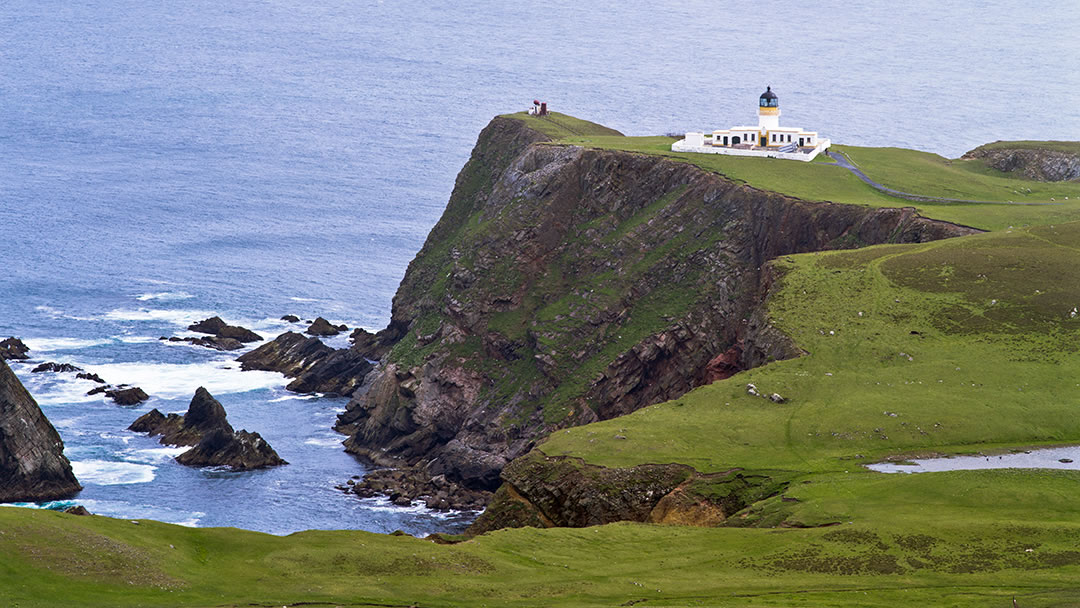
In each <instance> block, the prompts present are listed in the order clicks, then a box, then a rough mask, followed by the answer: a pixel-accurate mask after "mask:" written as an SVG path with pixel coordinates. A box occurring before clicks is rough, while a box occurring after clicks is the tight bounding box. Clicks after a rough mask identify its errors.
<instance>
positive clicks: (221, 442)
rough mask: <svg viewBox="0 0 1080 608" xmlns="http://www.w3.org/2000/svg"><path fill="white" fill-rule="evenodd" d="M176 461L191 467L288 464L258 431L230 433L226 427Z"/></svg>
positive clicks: (245, 467) (243, 467) (240, 468)
mask: <svg viewBox="0 0 1080 608" xmlns="http://www.w3.org/2000/svg"><path fill="white" fill-rule="evenodd" d="M176 462H179V463H180V464H182V465H186V466H189V467H211V466H214V467H220V466H225V467H229V468H230V469H232V470H234V471H250V470H252V469H265V468H267V467H276V466H280V465H283V464H289V463H287V462H285V460H284V459H282V458H281V457H280V456H278V454H277V452H275V451H274V448H272V447H270V444H269V443H267V442H266V440H265V439H263V438H262V437H261V436H260V435H259V434H258V433H249V432H248V431H236V432H234V433H228V432H226V431H225V430H224V429H216V430H214V431H211V432H210V433H207V434H206V435H205V436H204V437H203V438H202V440H201V441H199V443H197V444H196V445H195V447H193V448H191V449H190V450H188V451H186V452H184V453H183V454H180V455H179V456H177V457H176Z"/></svg>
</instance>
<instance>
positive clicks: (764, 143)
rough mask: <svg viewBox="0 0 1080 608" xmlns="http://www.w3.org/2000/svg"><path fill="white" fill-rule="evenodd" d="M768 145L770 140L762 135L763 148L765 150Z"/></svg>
mask: <svg viewBox="0 0 1080 608" xmlns="http://www.w3.org/2000/svg"><path fill="white" fill-rule="evenodd" d="M767 145H769V138H767V137H765V136H764V135H762V136H761V147H763V148H764V147H765V146H767Z"/></svg>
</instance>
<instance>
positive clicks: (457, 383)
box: [337, 118, 975, 490]
mask: <svg viewBox="0 0 1080 608" xmlns="http://www.w3.org/2000/svg"><path fill="white" fill-rule="evenodd" d="M546 140H547V138H546V137H545V136H544V135H542V134H540V133H538V132H535V131H532V130H530V129H528V128H526V127H524V126H523V125H522V123H520V122H518V121H515V120H513V119H509V118H497V119H495V120H494V121H492V122H491V124H489V125H488V127H487V128H485V129H484V132H483V133H482V134H481V136H480V139H479V141H478V143H477V145H476V148H475V149H474V150H473V154H472V157H471V159H470V160H469V162H468V163H467V164H466V166H465V168H464V169H463V170H462V172H461V173H460V174H459V176H458V179H457V183H456V185H455V189H454V193H453V195H452V196H451V199H450V201H449V203H448V205H447V208H446V211H445V212H444V214H443V217H442V219H440V221H439V223H438V224H437V225H436V226H435V228H434V229H433V230H432V231H431V233H430V235H429V236H428V239H427V241H426V242H425V244H424V247H423V248H422V249H421V251H420V252H419V254H417V256H416V258H415V259H414V260H413V261H412V262H411V263H410V264H409V268H408V271H407V272H406V275H405V277H404V279H403V280H402V283H401V286H400V287H399V289H398V292H397V294H396V295H395V297H394V303H393V310H392V315H391V322H390V325H389V327H387V329H386V330H383V332H380V335H382V336H385V337H386V339H387V340H386V341H387V342H390V343H392V344H393V346H392V349H390V350H388V351H387V352H386V354H385V356H384V357H382V359H381V363H380V365H379V367H378V368H377V369H376V370H375V372H374V373H372V374H371V377H370V378H369V380H368V381H367V382H366V383H365V384H364V385H363V386H362V387H361V388H360V389H359V390H358V391H356V393H355V394H354V395H353V398H352V400H351V401H350V403H349V405H348V409H347V411H346V412H345V413H344V414H342V415H341V416H340V417H339V420H338V426H337V428H338V429H339V430H340V431H342V432H345V433H347V434H349V435H350V437H349V439H348V440H347V441H346V447H347V449H348V450H349V451H350V452H352V453H355V454H357V455H360V456H362V457H364V458H367V459H369V460H372V461H374V462H376V463H378V464H381V465H385V466H397V467H401V466H411V467H415V468H416V470H422V471H425V472H427V473H428V474H430V475H432V476H436V475H445V476H446V478H447V479H449V480H451V481H454V482H458V483H461V484H463V485H465V486H467V487H470V488H474V489H484V490H493V489H495V487H497V486H498V485H499V473H500V471H501V470H502V468H503V467H504V466H505V465H506V463H507V462H509V461H510V460H511V459H513V458H516V457H518V456H521V455H523V454H525V453H527V452H528V451H529V450H530V449H531V448H532V447H533V445H534V444H535V442H536V441H537V440H538V439H539V438H542V437H544V436H545V435H547V434H548V433H550V432H551V431H553V430H555V429H559V428H563V427H566V426H572V425H578V424H583V423H588V422H591V421H595V420H599V419H605V418H610V417H613V416H618V415H621V414H625V413H628V412H631V411H634V410H636V409H638V408H640V407H643V406H645V405H649V404H652V403H656V402H659V401H664V400H668V399H672V398H675V397H678V396H679V395H681V394H683V393H685V392H686V391H688V390H690V389H692V388H694V387H695V386H699V385H701V384H704V383H706V382H709V381H711V380H715V379H716V378H719V377H723V376H724V375H730V374H732V373H735V372H737V371H739V370H743V369H748V368H750V367H753V366H756V365H760V364H761V363H763V362H765V361H768V360H772V359H783V358H788V357H792V356H795V355H797V354H798V350H797V349H796V348H795V347H794V345H793V344H792V343H791V342H790V340H788V339H787V338H786V337H785V336H783V335H782V334H780V333H779V332H776V331H775V330H773V329H772V328H771V326H770V325H769V323H768V320H767V318H765V316H764V313H763V312H762V311H763V308H762V304H763V302H764V301H765V298H766V297H767V293H768V287H769V285H770V283H771V281H772V280H773V277H772V274H771V271H770V267H769V266H768V264H767V263H768V261H769V260H771V259H773V258H775V257H777V256H781V255H786V254H791V253H800V252H809V251H818V250H824V249H838V248H851V247H857V246H862V245H870V244H877V243H889V242H921V241H929V240H934V239H939V238H945V237H949V236H958V235H963V234H970V233H972V232H975V231H974V230H972V229H970V228H965V227H961V226H956V225H953V224H948V223H945V222H935V221H932V220H927V219H925V218H922V217H920V216H919V215H918V214H917V213H916V212H915V210H914V209H913V208H902V209H901V208H896V209H873V208H867V207H856V206H851V205H839V204H832V203H822V202H808V201H803V200H799V199H795V198H791V197H788V196H784V195H781V194H776V193H772V192H763V191H760V190H757V189H754V188H751V187H748V186H746V185H744V184H741V183H737V182H734V181H732V180H728V179H725V178H724V177H723V176H721V175H717V174H714V173H709V172H707V171H704V170H702V169H699V168H697V167H694V166H692V165H690V164H687V163H681V162H674V161H671V160H668V159H665V158H662V157H658V156H647V155H638V154H631V153H627V152H620V151H610V150H589V149H582V148H578V147H573V146H554V145H544V144H543V142H544V141H546ZM361 337H362V338H364V339H365V340H366V339H367V336H363V335H361ZM710 362H712V366H710Z"/></svg>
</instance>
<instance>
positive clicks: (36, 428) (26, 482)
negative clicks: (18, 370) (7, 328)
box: [0, 359, 82, 502]
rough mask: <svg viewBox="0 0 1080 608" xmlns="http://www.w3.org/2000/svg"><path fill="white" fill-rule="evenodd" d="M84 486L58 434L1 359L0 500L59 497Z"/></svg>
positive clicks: (17, 500)
mask: <svg viewBox="0 0 1080 608" xmlns="http://www.w3.org/2000/svg"><path fill="white" fill-rule="evenodd" d="M81 489H82V487H81V486H80V485H79V482H78V480H76V479H75V474H74V473H73V472H72V471H71V463H70V462H68V459H67V458H66V457H65V456H64V442H63V441H62V440H61V439H60V435H59V433H57V432H56V429H55V428H53V425H52V424H50V423H49V420H48V419H47V418H46V417H45V414H43V413H42V411H41V408H39V407H38V404H37V402H35V401H34V398H33V397H32V396H30V393H29V392H28V391H27V390H26V388H25V387H23V385H22V383H21V382H19V379H18V377H17V376H15V373H14V372H12V371H11V368H10V367H8V365H7V363H5V362H4V361H3V360H2V359H0V502H22V501H43V500H56V499H60V498H66V497H68V496H71V495H72V494H75V493H76V492H78V491H79V490H81Z"/></svg>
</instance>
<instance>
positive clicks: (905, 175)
mask: <svg viewBox="0 0 1080 608" xmlns="http://www.w3.org/2000/svg"><path fill="white" fill-rule="evenodd" d="M509 116H511V117H513V118H516V119H519V120H523V121H524V122H525V123H526V124H528V125H529V126H530V127H533V128H536V129H537V130H540V131H542V132H543V133H545V134H546V135H548V136H549V137H552V138H553V139H555V140H556V142H557V143H559V144H571V145H580V146H585V147H590V148H600V149H613V150H625V151H629V152H638V153H642V154H652V155H657V156H665V157H668V158H671V159H674V160H680V161H683V162H689V163H692V164H694V165H697V166H699V167H701V168H702V169H705V170H708V171H712V172H714V173H719V174H721V175H724V176H726V177H728V178H730V179H733V180H736V181H739V182H743V183H746V184H749V185H751V186H754V187H756V188H761V189H762V190H771V191H775V192H782V193H784V194H788V195H791V196H795V197H798V198H802V199H806V200H812V201H832V202H836V203H848V204H854V205H867V206H873V207H917V208H918V210H919V212H920V213H921V214H922V215H924V216H926V217H932V218H935V219H941V220H946V221H950V222H955V223H957V224H963V225H965V226H973V227H975V228H981V229H984V230H1000V229H1007V228H1008V227H1010V226H1015V227H1023V226H1034V225H1039V224H1048V223H1061V222H1066V221H1070V220H1080V182H1055V183H1048V182H1038V181H1032V180H1028V179H1024V178H1022V177H1016V176H1014V175H1010V174H1007V173H1002V172H1000V171H997V170H995V169H991V168H989V167H987V165H986V163H984V162H983V161H982V160H978V159H974V160H962V159H954V160H950V159H947V158H944V157H942V156H938V155H937V154H932V153H929V152H920V151H918V150H907V149H903V148H863V147H857V146H843V145H835V146H834V147H835V149H837V150H840V151H842V152H844V153H845V154H847V155H848V156H849V158H851V160H852V161H853V162H854V163H855V164H856V165H857V166H858V167H859V168H860V169H862V170H863V172H865V173H866V174H867V175H868V176H870V178H871V179H874V180H875V181H877V182H878V183H880V184H882V185H885V186H888V187H890V188H894V189H896V190H900V191H902V192H910V193H912V194H919V195H924V196H935V197H942V198H954V199H965V200H978V201H992V202H998V203H1002V204H999V205H986V204H963V203H938V204H930V203H915V202H913V201H910V200H906V199H902V198H897V197H893V196H889V195H887V194H884V193H882V192H880V191H878V190H875V189H874V188H871V187H870V186H868V185H867V184H865V183H863V182H862V181H860V180H859V178H857V177H855V176H854V175H852V174H851V173H850V172H848V171H846V170H844V169H842V168H840V167H837V166H832V163H831V162H829V161H828V159H827V158H824V157H822V156H819V157H818V158H817V159H815V161H814V162H810V163H800V162H792V161H785V160H779V159H772V158H745V157H737V156H723V155H719V154H693V153H689V152H672V151H671V144H672V143H673V142H674V141H676V139H675V138H671V137H663V136H652V137H624V136H622V135H619V134H618V133H617V132H611V130H610V129H607V128H606V127H602V126H600V125H596V124H594V123H589V122H587V121H583V120H580V119H577V118H573V117H570V116H566V115H562V114H552V115H551V121H547V120H544V119H541V118H536V117H531V116H527V115H525V114H524V113H519V114H512V115H509ZM560 123H563V124H566V125H567V127H568V128H561V127H560V126H559V124H560ZM1014 143H1015V144H1017V145H1018V146H1019V147H1024V146H1036V145H1039V144H1040V143H1042V142H998V143H996V144H992V146H998V147H1001V146H1005V145H1012V144H1014ZM1047 145H1048V146H1049V147H1051V148H1052V149H1062V150H1065V151H1069V150H1072V149H1074V148H1080V143H1077V142H1047ZM1029 190H1030V192H1029ZM1066 197H1067V198H1068V200H1066ZM1010 201H1011V202H1012V203H1013V204H1009V203H1010ZM1016 203H1023V204H1016Z"/></svg>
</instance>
